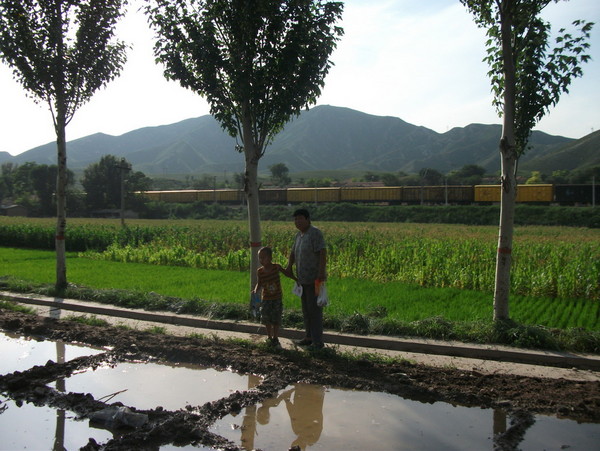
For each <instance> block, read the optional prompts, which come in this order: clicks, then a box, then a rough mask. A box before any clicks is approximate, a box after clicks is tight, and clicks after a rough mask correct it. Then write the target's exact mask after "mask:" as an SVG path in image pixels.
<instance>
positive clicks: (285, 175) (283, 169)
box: [269, 163, 292, 186]
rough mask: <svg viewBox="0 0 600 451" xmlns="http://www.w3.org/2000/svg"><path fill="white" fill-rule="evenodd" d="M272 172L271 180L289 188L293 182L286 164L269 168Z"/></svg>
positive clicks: (277, 164) (273, 165)
mask: <svg viewBox="0 0 600 451" xmlns="http://www.w3.org/2000/svg"><path fill="white" fill-rule="evenodd" d="M269 170H270V171H271V180H273V183H275V184H277V185H279V186H287V185H289V184H290V183H291V182H292V179H291V178H290V176H289V173H290V170H289V169H288V167H287V166H286V165H285V163H276V164H272V165H271V166H269Z"/></svg>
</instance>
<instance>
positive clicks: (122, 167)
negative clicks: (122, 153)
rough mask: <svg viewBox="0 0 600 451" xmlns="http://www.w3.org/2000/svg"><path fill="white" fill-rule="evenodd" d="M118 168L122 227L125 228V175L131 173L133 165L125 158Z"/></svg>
mask: <svg viewBox="0 0 600 451" xmlns="http://www.w3.org/2000/svg"><path fill="white" fill-rule="evenodd" d="M117 168H118V169H119V171H120V173H121V227H125V174H126V173H127V172H129V171H131V164H129V163H128V162H127V160H125V158H121V163H120V164H118V165H117Z"/></svg>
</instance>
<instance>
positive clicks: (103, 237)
mask: <svg viewBox="0 0 600 451" xmlns="http://www.w3.org/2000/svg"><path fill="white" fill-rule="evenodd" d="M315 225H316V226H317V227H319V228H320V229H321V230H322V231H323V232H324V234H325V239H326V242H327V245H328V273H329V276H330V277H335V278H355V279H365V280H373V281H378V282H387V281H396V282H402V283H406V284H416V285H421V286H427V287H441V288H443V287H452V288H459V289H469V290H476V291H481V292H488V293H489V292H492V291H493V284H494V271H495V263H496V260H495V259H496V246H497V242H496V240H497V237H496V235H497V227H489V226H461V225H441V224H404V223H394V224H390V223H388V224H372V223H368V224H367V223H333V222H331V223H330V222H324V223H317V224H315ZM262 226H263V240H262V243H263V245H268V246H270V247H272V248H273V251H274V261H276V262H278V263H281V264H283V265H285V263H286V262H287V255H288V254H289V251H290V248H291V245H292V240H293V236H294V234H295V229H294V225H293V223H292V222H289V223H284V222H263V225H262ZM66 243H67V249H68V250H71V251H78V252H80V253H81V255H82V256H85V257H87V258H93V259H104V260H111V261H121V262H136V263H149V264H156V265H171V266H187V267H193V268H202V269H221V270H223V269H224V270H232V271H248V270H249V267H250V262H249V259H250V251H249V246H248V231H247V224H246V223H244V222H240V221H141V220H140V221H129V225H128V227H126V228H121V227H120V226H119V224H118V221H114V220H113V221H111V220H97V219H85V220H84V219H81V220H71V221H70V223H69V225H68V228H67V236H66ZM0 246H12V247H32V248H37V249H52V248H53V247H54V223H53V221H52V220H45V219H40V220H33V219H30V218H26V219H25V218H0ZM511 286H512V287H511V290H512V292H513V293H515V294H520V295H524V296H532V297H550V298H558V299H565V300H566V299H590V300H600V230H598V229H578V228H567V227H539V226H535V227H533V226H531V227H517V228H516V229H515V238H514V244H513V264H512V270H511Z"/></svg>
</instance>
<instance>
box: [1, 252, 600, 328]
mask: <svg viewBox="0 0 600 451" xmlns="http://www.w3.org/2000/svg"><path fill="white" fill-rule="evenodd" d="M0 267H1V268H2V269H1V270H0V274H1V275H3V276H10V277H12V278H14V279H18V280H23V281H28V282H32V283H35V284H42V285H52V284H53V282H54V280H55V254H54V252H52V251H40V250H24V249H15V248H0ZM67 277H68V280H69V281H70V283H71V284H74V285H77V286H81V287H86V288H91V289H96V290H125V291H131V292H137V293H148V292H153V293H157V294H160V295H163V296H169V297H176V298H182V299H202V300H208V301H214V302H220V303H234V304H239V305H243V306H245V305H247V303H248V299H249V291H250V282H249V275H248V273H246V272H240V271H231V270H206V269H198V268H190V267H182V266H159V265H154V264H143V263H123V262H114V261H106V260H93V259H90V258H87V257H85V256H81V255H79V254H77V253H69V254H68V258H67ZM282 282H283V286H284V306H285V308H286V309H287V310H299V309H300V302H299V299H298V298H297V297H295V296H294V295H292V294H291V288H292V282H291V280H289V279H286V278H283V280H282ZM328 291H329V294H330V299H331V304H330V306H328V307H327V309H326V314H327V315H329V316H332V317H338V316H341V317H348V316H352V315H354V314H360V315H364V316H384V317H385V318H387V319H389V320H395V321H404V322H410V321H419V320H424V319H427V318H432V317H442V318H444V319H445V320H448V321H456V322H474V321H483V322H489V321H491V319H492V308H493V306H492V304H493V301H492V296H491V294H489V293H482V292H478V291H474V290H461V289H458V288H439V287H422V286H418V285H409V284H405V283H402V282H397V281H387V282H383V281H374V280H364V279H357V278H346V277H344V278H337V277H331V278H330V279H329V281H328ZM510 312H511V318H512V319H514V320H515V321H518V322H520V323H523V324H530V325H542V326H546V327H552V328H560V329H567V328H572V327H579V328H585V329H587V330H591V331H600V321H599V314H600V311H599V304H598V302H594V301H591V300H586V299H556V298H555V299H552V298H541V297H537V298H536V297H524V296H520V295H515V296H512V297H511V304H510Z"/></svg>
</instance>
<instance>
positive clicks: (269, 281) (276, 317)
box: [252, 247, 296, 346]
mask: <svg viewBox="0 0 600 451" xmlns="http://www.w3.org/2000/svg"><path fill="white" fill-rule="evenodd" d="M272 259H273V251H272V250H271V248H270V247H263V248H261V249H260V250H259V251H258V261H259V262H260V264H261V265H262V266H261V267H260V268H258V271H257V276H258V281H257V283H256V287H254V290H253V291H252V293H253V294H258V293H259V291H260V290H262V301H261V310H260V316H261V321H262V323H263V324H264V325H265V327H266V329H267V336H268V338H267V343H269V344H271V345H273V346H280V344H279V337H278V335H279V326H280V325H281V315H282V313H283V300H282V298H283V291H282V290H281V281H280V280H279V273H280V272H281V273H283V274H284V275H286V276H287V277H289V278H291V279H294V280H296V278H295V277H294V276H293V274H291V273H290V272H288V271H286V270H285V269H284V268H283V267H282V266H281V265H279V264H277V263H273V262H272Z"/></svg>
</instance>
